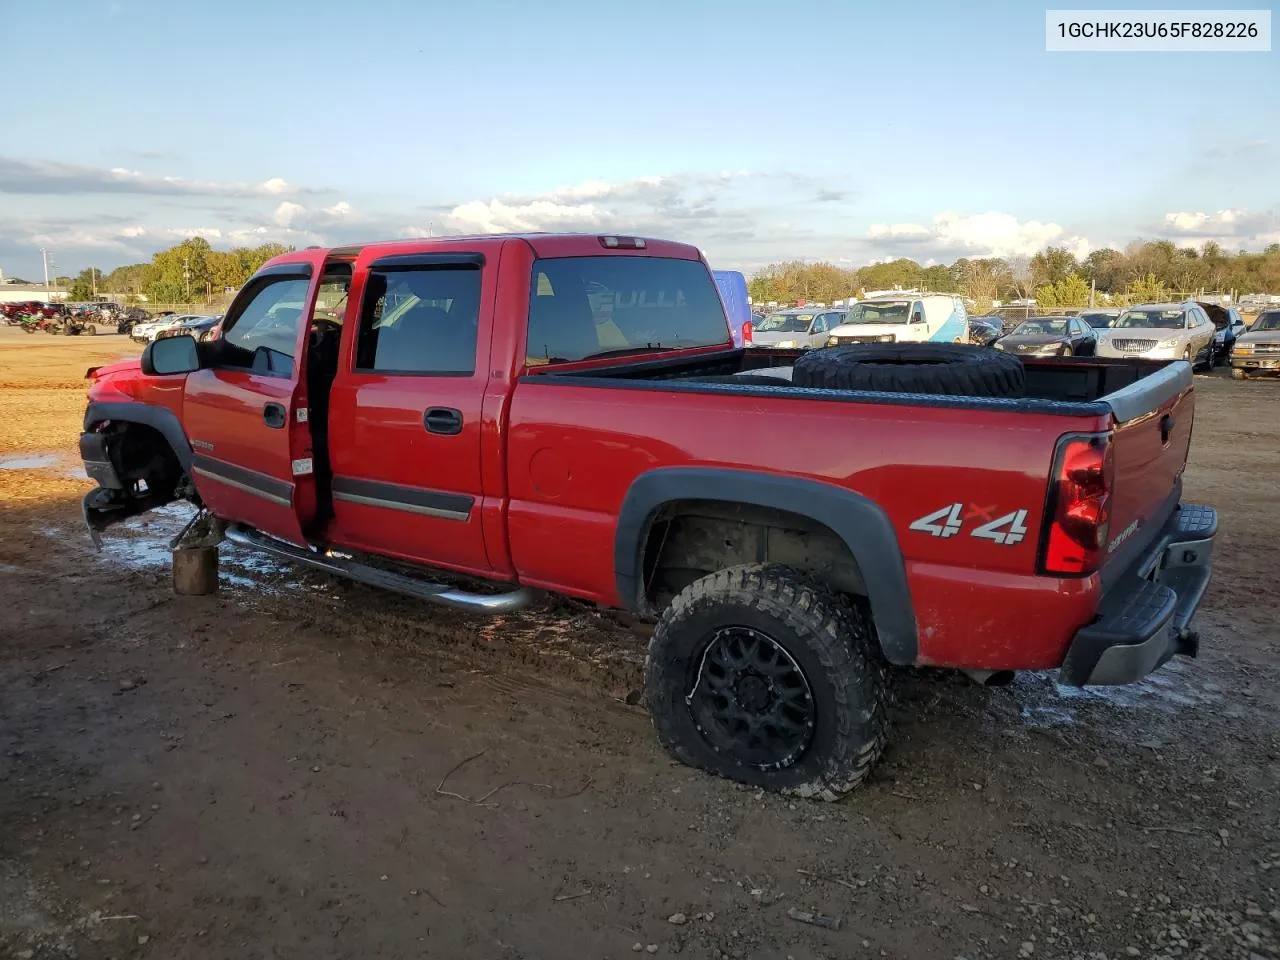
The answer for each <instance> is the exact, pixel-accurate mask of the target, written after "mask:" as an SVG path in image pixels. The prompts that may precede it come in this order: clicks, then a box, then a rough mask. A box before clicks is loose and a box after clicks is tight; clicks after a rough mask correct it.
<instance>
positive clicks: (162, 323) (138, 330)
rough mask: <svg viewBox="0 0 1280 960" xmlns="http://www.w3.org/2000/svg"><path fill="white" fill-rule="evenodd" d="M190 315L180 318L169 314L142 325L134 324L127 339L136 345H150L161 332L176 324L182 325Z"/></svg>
mask: <svg viewBox="0 0 1280 960" xmlns="http://www.w3.org/2000/svg"><path fill="white" fill-rule="evenodd" d="M191 317H192V315H191V314H183V315H181V316H179V315H176V314H170V315H168V316H161V317H156V318H155V319H154V320H147V321H145V322H143V323H136V324H134V326H133V329H132V330H130V331H129V337H130V339H132V340H135V341H137V342H138V343H150V342H151V341H152V340H154V339H155V338H156V335H157V334H158V333H159V332H160V331H161V330H166V329H168V328H169V327H172V326H174V325H176V324H179V323H182V321H184V320H189V319H191Z"/></svg>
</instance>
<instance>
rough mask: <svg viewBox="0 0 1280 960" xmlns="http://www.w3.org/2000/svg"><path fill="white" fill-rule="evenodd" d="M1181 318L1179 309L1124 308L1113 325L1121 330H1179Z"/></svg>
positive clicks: (1181, 324)
mask: <svg viewBox="0 0 1280 960" xmlns="http://www.w3.org/2000/svg"><path fill="white" fill-rule="evenodd" d="M1183 318H1184V313H1183V311H1181V310H1126V311H1125V312H1124V313H1122V314H1121V315H1120V319H1119V320H1117V321H1116V324H1115V325H1116V327H1117V329H1122V330H1133V329H1139V330H1142V329H1145V330H1153V329H1154V330H1181V329H1182V328H1183V327H1184V326H1186V322H1185V320H1184V319H1183Z"/></svg>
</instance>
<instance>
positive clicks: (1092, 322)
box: [1080, 313, 1115, 329]
mask: <svg viewBox="0 0 1280 960" xmlns="http://www.w3.org/2000/svg"><path fill="white" fill-rule="evenodd" d="M1080 319H1081V320H1083V321H1084V322H1085V323H1087V324H1088V325H1089V326H1091V327H1097V328H1099V329H1101V328H1103V327H1109V326H1111V321H1112V320H1114V319H1115V316H1114V315H1113V314H1110V313H1082V314H1080Z"/></svg>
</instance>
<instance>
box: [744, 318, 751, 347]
mask: <svg viewBox="0 0 1280 960" xmlns="http://www.w3.org/2000/svg"><path fill="white" fill-rule="evenodd" d="M750 342H751V321H750V320H746V321H744V322H743V324H742V345H743V346H744V347H745V346H746V345H747V344H748V343H750Z"/></svg>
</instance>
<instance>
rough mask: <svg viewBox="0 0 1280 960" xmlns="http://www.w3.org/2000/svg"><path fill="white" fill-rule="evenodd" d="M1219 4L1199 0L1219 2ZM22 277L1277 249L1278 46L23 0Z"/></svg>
mask: <svg viewBox="0 0 1280 960" xmlns="http://www.w3.org/2000/svg"><path fill="white" fill-rule="evenodd" d="M1202 5H1203V3H1202ZM5 7H6V10H5V14H4V24H5V32H6V34H7V35H8V36H10V37H26V38H28V39H30V40H31V41H32V42H37V43H38V44H39V45H41V46H44V45H46V44H47V43H48V42H51V41H53V40H57V41H61V40H64V39H66V38H76V39H75V43H74V44H73V46H74V47H77V48H79V49H80V53H78V54H76V55H73V56H67V57H65V58H63V59H62V60H61V61H60V67H59V69H58V70H48V71H40V72H38V73H36V72H31V73H29V74H27V75H25V78H24V79H23V80H22V81H20V82H17V83H15V82H14V80H13V75H12V74H10V75H9V82H8V83H6V85H5V88H4V92H3V94H2V95H0V103H2V104H3V119H2V120H0V269H3V270H4V271H5V272H6V274H8V275H23V276H27V277H31V276H33V275H37V274H39V273H40V270H39V263H40V255H39V249H38V248H39V247H40V246H42V245H44V246H48V247H50V248H52V250H53V252H54V257H55V260H56V262H57V266H58V272H59V273H68V272H75V271H77V270H78V269H80V268H82V267H84V266H88V265H90V264H93V265H97V266H101V267H104V268H110V267H112V266H115V265H118V264H120V263H124V262H131V261H135V260H138V259H145V258H146V257H148V256H149V255H150V253H151V252H153V251H154V250H155V249H158V248H161V247H164V246H168V245H170V244H171V243H173V242H176V240H178V239H180V238H181V237H182V236H185V235H191V234H193V233H200V234H202V235H204V236H206V237H208V238H209V239H210V242H212V243H213V244H214V245H215V246H220V247H226V246H230V245H233V244H252V243H257V242H261V241H263V240H281V241H283V242H289V243H297V244H307V243H326V242H346V241H350V240H359V239H376V238H383V237H392V236H410V235H417V234H421V233H424V232H426V231H427V230H428V229H430V230H431V231H432V232H434V233H447V232H476V231H493V230H504V229H572V230H595V229H601V230H606V229H607V230H616V231H623V230H632V231H635V232H644V233H647V234H650V235H659V236H669V237H672V238H674V239H683V240H688V241H691V242H694V243H697V244H699V245H700V246H701V247H702V248H703V249H704V250H705V251H706V253H707V255H708V257H709V258H710V259H711V260H712V261H713V263H714V264H715V265H717V266H726V267H732V266H737V267H740V268H744V269H747V270H750V269H752V268H754V267H757V266H759V265H762V264H764V263H768V262H771V261H776V260H780V259H792V258H821V259H830V260H833V261H836V262H851V263H865V262H868V261H870V260H872V259H879V258H883V257H892V256H899V255H905V256H913V257H916V258H917V259H921V260H941V261H949V260H951V259H954V258H955V257H956V256H960V255H983V254H988V253H993V254H997V255H1016V254H1026V253H1030V252H1034V250H1035V249H1038V248H1040V247H1043V246H1044V245H1046V244H1048V243H1065V244H1067V245H1069V246H1072V247H1073V248H1074V249H1076V250H1078V251H1080V252H1084V251H1087V250H1088V249H1090V248H1093V247H1098V246H1103V245H1109V244H1124V243H1127V242H1129V241H1131V240H1133V239H1135V238H1138V237H1143V238H1150V237H1156V236H1169V237H1172V238H1174V239H1177V240H1178V241H1179V242H1188V243H1201V242H1203V241H1205V240H1207V239H1216V240H1218V241H1219V242H1222V243H1224V245H1226V246H1229V247H1241V246H1244V247H1260V246H1262V245H1264V244H1265V243H1267V242H1276V241H1280V178H1277V177H1276V172H1277V171H1280V54H1278V53H1276V52H1272V53H1255V54H1156V53H1148V54H1100V53H1094V54H1062V53H1053V54H1051V53H1046V52H1045V50H1044V30H1045V26H1044V23H1045V19H1044V18H1045V13H1044V7H1043V6H1033V5H1029V4H1027V3H1020V4H1015V3H1000V2H987V3H980V4H977V3H970V4H954V3H898V4H887V5H881V4H877V5H870V4H854V3H850V2H847V0H846V2H843V3H837V2H828V0H798V2H791V3H782V2H771V3H765V2H756V0H738V2H734V3H729V2H723V3H722V2H709V0H708V2H697V0H685V2H682V3H677V2H671V0H647V2H646V3H644V4H628V3H605V2H602V0H596V2H591V3H587V2H576V0H573V2H571V0H543V2H539V3H535V4H529V3H514V2H509V0H489V2H485V0H476V2H473V3H470V4H448V3H443V2H440V0H435V2H430V0H416V2H415V0H402V2H388V0H368V2H366V3H363V4H357V5H349V4H337V3H329V2H325V0H310V2H307V3H301V2H295V0H275V2H271V3H266V2H257V3H249V2H242V0H223V2H219V3H217V4H214V5H199V6H197V5H191V4H185V3H172V2H157V0H97V2H87V0H86V2H79V0H62V2H59V3H56V4H54V3H50V4H44V5H38V4H35V3H33V2H21V3H18V2H13V3H9V4H6V5H5Z"/></svg>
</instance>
